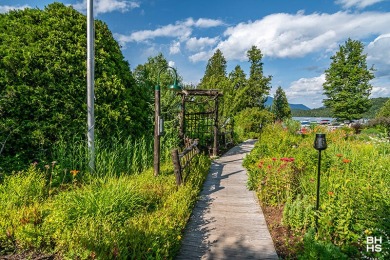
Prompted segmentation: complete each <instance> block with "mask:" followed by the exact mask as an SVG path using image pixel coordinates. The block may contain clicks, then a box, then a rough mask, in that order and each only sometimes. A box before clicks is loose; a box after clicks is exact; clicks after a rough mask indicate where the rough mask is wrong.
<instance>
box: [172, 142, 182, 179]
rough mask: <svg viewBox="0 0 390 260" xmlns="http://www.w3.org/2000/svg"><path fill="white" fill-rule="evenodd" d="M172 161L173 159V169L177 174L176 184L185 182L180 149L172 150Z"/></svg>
mask: <svg viewBox="0 0 390 260" xmlns="http://www.w3.org/2000/svg"><path fill="white" fill-rule="evenodd" d="M172 161H173V169H174V172H175V176H176V185H178V186H179V185H181V184H182V183H183V177H182V175H181V165H180V158H179V150H178V149H173V150H172Z"/></svg>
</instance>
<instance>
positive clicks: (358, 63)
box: [323, 39, 374, 120]
mask: <svg viewBox="0 0 390 260" xmlns="http://www.w3.org/2000/svg"><path fill="white" fill-rule="evenodd" d="M363 49H364V45H363V44H362V43H361V42H360V41H354V40H351V39H348V40H347V41H346V42H345V44H344V45H341V46H340V48H339V51H337V52H336V54H335V55H333V56H332V57H331V60H332V62H331V64H330V67H329V69H327V70H326V71H325V77H326V80H325V83H324V84H323V88H324V94H325V95H326V96H327V98H326V99H324V104H325V106H326V107H329V108H330V109H331V112H332V116H333V117H336V118H339V119H348V120H351V119H359V118H361V115H362V114H363V113H364V112H366V111H367V110H368V109H369V108H370V106H371V103H370V99H369V96H370V94H371V89H372V86H371V84H370V83H369V81H370V80H371V79H373V78H374V74H373V70H374V69H373V68H370V69H368V68H367V64H366V58H367V55H365V54H363Z"/></svg>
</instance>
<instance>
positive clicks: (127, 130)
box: [0, 3, 148, 169]
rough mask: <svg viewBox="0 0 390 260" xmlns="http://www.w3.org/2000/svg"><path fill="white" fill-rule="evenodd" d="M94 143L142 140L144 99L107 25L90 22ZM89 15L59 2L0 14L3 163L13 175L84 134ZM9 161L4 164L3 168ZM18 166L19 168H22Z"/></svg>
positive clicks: (144, 110)
mask: <svg viewBox="0 0 390 260" xmlns="http://www.w3.org/2000/svg"><path fill="white" fill-rule="evenodd" d="M95 30H96V36H95V37H96V39H95V98H96V100H95V115H96V130H97V136H98V138H100V139H102V140H107V139H109V138H112V137H115V136H118V135H119V133H121V134H123V135H130V136H139V135H141V134H143V133H144V131H145V126H148V115H147V109H146V105H147V104H146V100H145V98H144V97H143V96H142V90H141V89H139V88H138V87H137V85H136V84H135V82H134V79H133V78H132V75H131V71H130V68H129V64H128V63H127V62H126V61H125V60H124V57H123V55H122V53H121V51H120V47H119V45H118V43H117V42H116V41H115V40H114V38H113V36H112V33H111V32H110V30H109V29H108V27H107V25H106V24H104V23H103V22H101V21H96V22H95ZM85 32H86V17H85V16H84V15H82V14H80V13H79V12H77V11H75V10H74V9H73V8H72V7H66V6H65V5H63V4H60V3H54V4H50V5H48V6H47V7H46V8H45V9H44V10H39V9H24V10H18V11H10V12H8V13H6V14H0V57H1V60H0V142H1V143H3V144H4V149H3V150H2V153H1V156H2V157H3V159H2V160H1V163H2V165H3V166H4V164H6V163H7V159H4V157H6V158H8V159H9V158H13V160H14V161H13V162H12V164H13V169H17V168H18V166H17V165H16V164H17V163H19V164H23V165H24V164H25V163H27V162H31V160H33V159H35V160H36V159H38V158H42V157H45V156H47V155H48V154H50V147H51V145H52V144H53V143H55V142H57V141H59V140H65V141H70V140H71V139H72V138H74V137H79V138H80V139H82V138H84V135H85V133H86V130H87V129H86V118H87V108H86V102H85V99H86V65H85V64H86V43H87V42H86V33H85ZM10 164H11V162H8V166H9V165H10ZM19 168H20V167H19Z"/></svg>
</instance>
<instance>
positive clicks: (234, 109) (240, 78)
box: [224, 65, 248, 116]
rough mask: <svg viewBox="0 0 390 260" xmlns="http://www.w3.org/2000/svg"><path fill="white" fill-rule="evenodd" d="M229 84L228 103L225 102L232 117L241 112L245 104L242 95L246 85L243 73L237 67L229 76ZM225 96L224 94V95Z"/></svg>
mask: <svg viewBox="0 0 390 260" xmlns="http://www.w3.org/2000/svg"><path fill="white" fill-rule="evenodd" d="M229 83H230V86H231V96H230V99H229V101H228V102H226V106H227V110H228V111H229V114H231V115H232V116H234V115H236V114H237V113H238V112H239V111H241V110H243V109H244V108H245V107H246V105H247V103H246V100H245V99H244V96H243V94H244V93H245V92H244V91H241V90H243V89H245V88H246V87H247V85H248V81H247V79H246V75H245V72H244V71H243V70H242V68H241V67H240V66H239V65H237V66H236V67H235V68H234V70H233V71H232V72H230V74H229ZM224 94H225V93H224Z"/></svg>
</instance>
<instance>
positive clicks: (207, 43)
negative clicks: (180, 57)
mask: <svg viewBox="0 0 390 260" xmlns="http://www.w3.org/2000/svg"><path fill="white" fill-rule="evenodd" d="M218 40H219V37H215V38H209V37H201V38H196V37H192V38H190V39H188V40H187V42H186V48H187V49H188V50H189V51H202V50H204V49H205V48H207V47H213V46H214V45H215V44H216V43H217V42H218Z"/></svg>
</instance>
